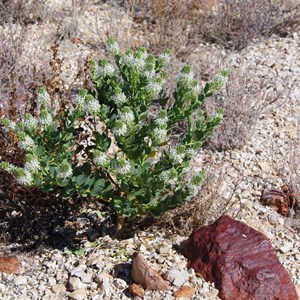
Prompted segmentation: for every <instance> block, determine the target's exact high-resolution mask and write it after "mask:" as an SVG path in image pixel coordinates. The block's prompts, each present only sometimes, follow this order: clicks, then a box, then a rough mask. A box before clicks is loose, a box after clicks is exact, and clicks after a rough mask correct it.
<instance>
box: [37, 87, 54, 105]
mask: <svg viewBox="0 0 300 300" xmlns="http://www.w3.org/2000/svg"><path fill="white" fill-rule="evenodd" d="M36 102H37V104H38V105H39V107H40V108H41V107H44V108H45V107H50V105H51V98H50V95H49V94H48V92H47V91H46V89H45V88H40V89H39V91H38V96H37V101H36Z"/></svg>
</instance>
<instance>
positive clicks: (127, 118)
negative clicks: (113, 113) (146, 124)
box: [119, 106, 134, 125]
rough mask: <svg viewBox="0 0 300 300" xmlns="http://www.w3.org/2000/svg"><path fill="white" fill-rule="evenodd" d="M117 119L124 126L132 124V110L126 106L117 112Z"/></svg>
mask: <svg viewBox="0 0 300 300" xmlns="http://www.w3.org/2000/svg"><path fill="white" fill-rule="evenodd" d="M119 118H120V120H121V121H122V122H124V123H125V124H126V125H129V124H132V123H133V122H134V114H133V112H132V110H131V109H130V108H129V107H128V106H126V107H124V108H123V109H122V110H121V111H120V112H119Z"/></svg>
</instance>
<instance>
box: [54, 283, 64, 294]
mask: <svg viewBox="0 0 300 300" xmlns="http://www.w3.org/2000/svg"><path fill="white" fill-rule="evenodd" d="M50 290H51V292H52V293H54V294H62V293H65V292H66V287H65V285H64V284H62V283H61V284H55V285H52V286H51V288H50Z"/></svg>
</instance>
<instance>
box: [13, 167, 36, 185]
mask: <svg viewBox="0 0 300 300" xmlns="http://www.w3.org/2000/svg"><path fill="white" fill-rule="evenodd" d="M16 173H17V175H16V177H17V182H18V183H19V184H21V185H24V186H30V185H31V184H32V182H33V177H32V174H31V172H30V171H28V170H27V169H21V168H18V169H17V170H16Z"/></svg>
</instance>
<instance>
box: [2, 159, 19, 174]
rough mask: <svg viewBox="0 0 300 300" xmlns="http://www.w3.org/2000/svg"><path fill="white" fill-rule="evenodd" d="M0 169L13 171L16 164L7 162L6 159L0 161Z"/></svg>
mask: <svg viewBox="0 0 300 300" xmlns="http://www.w3.org/2000/svg"><path fill="white" fill-rule="evenodd" d="M0 169H3V170H5V171H6V172H8V173H12V172H14V171H15V169H16V166H15V165H13V164H11V163H8V162H6V161H1V162H0Z"/></svg>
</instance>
